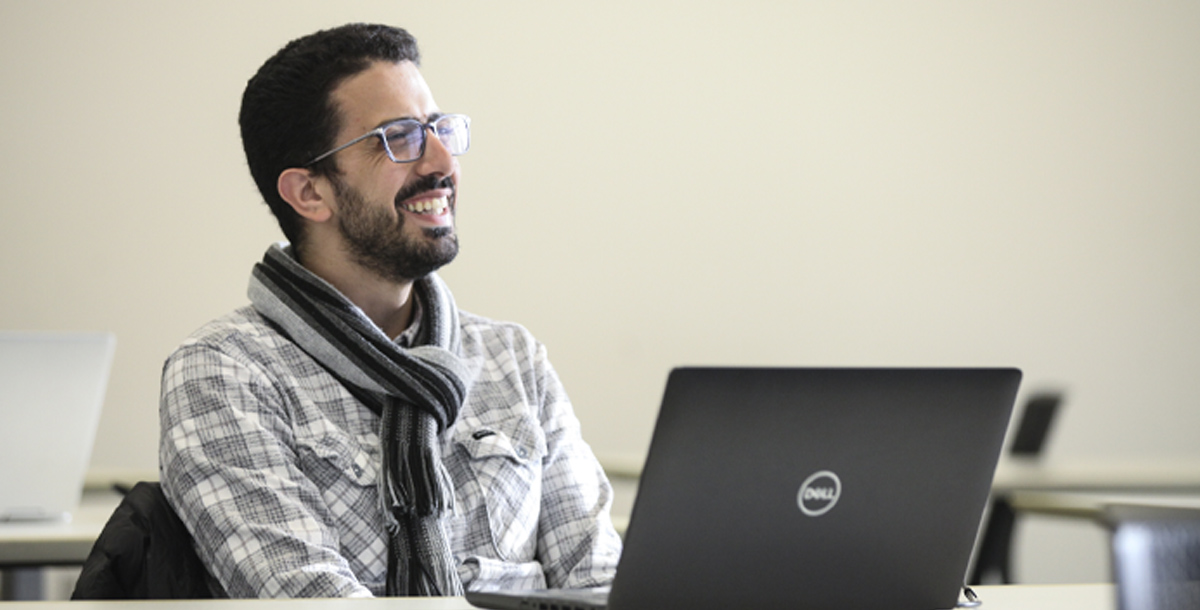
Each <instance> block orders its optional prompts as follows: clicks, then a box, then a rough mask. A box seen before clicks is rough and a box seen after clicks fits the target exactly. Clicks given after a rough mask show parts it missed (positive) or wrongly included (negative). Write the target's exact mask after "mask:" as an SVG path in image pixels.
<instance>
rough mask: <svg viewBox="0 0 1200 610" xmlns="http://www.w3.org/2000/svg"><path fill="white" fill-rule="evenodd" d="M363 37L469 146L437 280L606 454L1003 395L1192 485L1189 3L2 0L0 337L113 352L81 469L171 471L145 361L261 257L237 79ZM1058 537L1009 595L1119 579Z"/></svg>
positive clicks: (1197, 288) (1199, 347)
mask: <svg viewBox="0 0 1200 610" xmlns="http://www.w3.org/2000/svg"><path fill="white" fill-rule="evenodd" d="M354 20H370V21H386V22H391V23H395V24H398V25H402V26H404V27H407V28H408V29H410V30H411V31H412V32H413V33H414V34H415V35H416V36H417V37H418V39H419V40H420V41H421V44H422V47H423V51H424V55H425V62H424V66H423V70H424V73H425V76H426V79H427V80H428V81H429V83H430V84H431V86H432V88H433V91H434V94H435V96H436V97H437V99H438V101H439V103H440V105H441V106H442V108H443V109H446V110H448V111H456V112H465V113H468V114H470V115H471V116H472V117H473V118H474V124H473V125H474V128H473V135H474V143H473V149H472V151H471V153H470V154H469V155H467V156H465V157H463V158H462V164H463V168H464V170H463V171H464V181H463V185H462V189H461V195H460V229H461V234H462V243H463V252H462V254H461V255H460V257H459V260H458V261H456V262H455V263H454V264H453V265H451V266H450V267H448V268H447V269H446V270H445V272H444V275H445V276H446V277H447V279H448V280H449V281H450V283H451V286H453V288H454V290H455V294H456V297H457V299H458V301H459V303H460V305H461V306H463V307H464V308H466V309H469V310H471V311H474V312H477V313H481V314H484V315H488V316H491V317H496V318H502V319H515V320H518V321H521V322H523V323H524V324H526V325H527V326H528V327H530V328H531V329H532V330H533V331H534V333H535V334H537V335H538V337H539V338H541V339H542V340H543V341H545V342H546V343H547V344H548V345H549V346H550V353H551V356H552V359H553V361H554V362H555V364H556V366H557V368H558V370H559V372H560V374H561V375H562V377H563V379H564V381H565V383H566V385H567V388H568V389H569V390H570V392H571V394H572V398H573V400H574V402H575V405H576V408H577V410H578V413H579V415H580V417H581V419H582V420H583V422H584V426H585V431H586V435H587V438H588V439H589V440H590V441H591V443H592V444H593V445H594V447H595V449H596V450H597V452H598V453H600V454H601V455H604V456H614V457H624V458H626V459H632V460H638V459H640V458H641V456H642V455H643V453H644V451H645V448H646V445H647V443H648V441H649V435H650V430H651V426H652V424H653V418H654V415H655V412H656V409H657V405H658V400H659V397H660V393H661V390H662V385H663V382H664V381H665V378H666V374H667V371H668V370H669V369H670V367H672V366H675V365H680V364H767V365H1017V366H1020V367H1022V368H1023V369H1024V370H1025V372H1026V386H1025V387H1026V388H1027V389H1028V390H1033V389H1038V388H1043V387H1056V388H1063V389H1065V390H1066V391H1067V392H1068V399H1069V400H1068V404H1067V408H1066V412H1065V414H1064V417H1063V419H1062V420H1061V422H1060V424H1061V425H1060V426H1059V427H1058V429H1057V430H1056V433H1055V437H1054V438H1053V439H1052V447H1051V453H1052V457H1054V458H1061V457H1063V456H1068V457H1087V456H1091V455H1101V454H1103V455H1110V456H1111V455H1117V456H1143V455H1154V456H1160V457H1163V456H1165V457H1175V456H1178V457H1196V456H1197V454H1200V446H1198V445H1197V443H1196V441H1195V438H1196V430H1197V427H1198V425H1200V410H1197V409H1196V408H1195V407H1196V405H1197V399H1198V398H1200V375H1196V373H1195V371H1196V370H1197V369H1198V368H1200V316H1198V315H1197V312H1198V311H1200V239H1197V237H1198V229H1200V206H1198V205H1197V204H1198V203H1200V112H1197V108H1200V36H1197V35H1196V32H1200V4H1197V3H1195V2H1182V1H1181V2H1167V1H1163V2H1132V1H1126V2H1119V1H1114V2H1091V1H1089V2H1082V1H1081V2H1071V1H1056V2H1044V1H1041V0H1028V1H1022V0H1017V1H1012V0H1006V1H1004V2H999V1H996V2H990V1H988V2H973V3H962V2H949V1H936V0H914V1H910V2H903V3H884V2H836V3H834V2H783V1H780V2H762V1H753V0H750V1H741V2H737V3H732V2H730V3H723V2H716V1H713V0H703V1H690V2H683V1H664V0H656V1H649V2H647V1H641V0H640V1H636V2H605V3H574V2H572V3H559V2H549V1H528V2H504V3H491V2H467V1H459V0H451V1H441V2H436V3H435V2H402V1H383V0H379V1H358V2H355V1H348V2H341V3H330V2H316V1H306V0H305V1H295V0H292V1H287V2H282V1H281V2H266V1H253V0H238V1H237V2H233V1H228V0H215V1H213V2H204V3H162V2H155V1H151V0H144V1H132V0H124V1H120V0H114V1H108V2H86V1H74V2H70V1H63V0H57V1H54V0H50V1H45V0H39V1H37V2H33V1H29V2H22V1H18V0H0V110H2V112H0V134H3V135H2V137H3V141H4V146H3V147H2V148H0V160H2V162H0V193H2V195H3V203H2V204H0V286H2V287H3V288H2V292H0V326H3V327H6V328H15V329H56V330H81V329H87V330H93V329H105V330H112V331H114V332H116V333H117V335H118V339H119V345H118V350H117V358H116V362H115V365H114V371H113V376H112V382H111V385H110V388H109V393H108V400H107V403H106V406H105V412H104V416H103V422H102V425H101V429H100V433H99V438H98V440H97V443H96V447H95V452H94V458H93V466H94V467H96V468H106V469H108V468H116V469H133V470H154V469H155V468H156V464H157V461H156V442H157V440H156V434H157V425H158V422H157V415H156V409H157V388H158V374H159V367H160V365H161V363H162V360H163V359H164V358H165V357H166V355H167V354H168V353H169V352H170V351H171V350H172V348H173V347H174V346H175V345H176V344H177V343H178V342H179V341H181V340H182V339H183V338H184V337H185V336H186V335H187V334H188V333H189V332H191V331H192V330H193V329H195V328H196V327H198V326H199V325H200V324H202V323H204V322H205V321H207V320H209V319H211V318H213V317H215V316H217V315H220V314H222V313H224V312H226V311H228V310H230V309H232V308H234V307H237V306H240V305H241V304H243V303H245V302H246V299H245V296H244V294H245V284H246V279H247V277H248V273H249V270H250V266H251V265H252V264H253V263H254V262H255V261H256V260H257V259H258V258H259V257H260V256H261V254H262V252H263V250H264V249H265V248H266V246H267V245H268V244H269V243H270V242H271V241H273V240H276V239H279V238H280V237H279V233H278V230H277V229H276V228H275V225H274V222H273V219H272V218H271V217H270V215H269V212H268V211H267V209H266V207H265V206H264V205H262V204H261V203H260V198H259V196H258V194H257V193H256V191H255V190H254V187H253V184H252V182H251V180H250V178H249V175H248V172H247V171H246V169H245V166H244V161H243V158H242V153H241V148H240V141H239V138H238V131H237V124H236V114H237V109H238V104H239V100H240V95H241V90H242V87H243V86H244V84H245V81H246V79H248V78H249V77H250V76H251V75H252V74H253V72H254V71H255V70H256V69H257V67H258V66H259V65H260V64H261V62H262V61H263V60H264V59H265V58H266V57H268V56H269V55H270V54H271V53H273V52H274V51H275V50H277V49H278V48H279V47H280V46H282V45H283V44H284V43H285V42H287V41H288V40H290V39H292V38H294V37H296V36H299V35H302V34H305V33H308V32H310V31H313V30H316V29H319V28H322V27H327V26H331V25H336V24H340V23H343V22H346V21H354ZM1045 529H1046V530H1047V531H1041V532H1039V534H1038V536H1036V537H1034V538H1032V539H1031V540H1030V541H1028V542H1027V543H1026V544H1025V546H1023V548H1024V549H1025V550H1024V551H1023V553H1024V556H1025V557H1026V560H1025V563H1023V564H1022V565H1023V568H1022V569H1023V570H1024V572H1025V576H1026V577H1027V579H1029V580H1037V579H1042V580H1069V579H1072V578H1078V579H1084V580H1086V579H1092V578H1093V577H1099V578H1103V577H1104V576H1105V575H1104V574H1103V569H1104V568H1103V566H1104V560H1103V558H1101V557H1098V554H1099V553H1100V552H1101V551H1102V549H1101V547H1100V546H1098V545H1099V542H1097V540H1098V538H1097V537H1096V535H1093V534H1091V533H1085V534H1082V537H1083V538H1084V539H1086V540H1085V541H1084V543H1082V546H1080V545H1071V544H1067V545H1063V544H1056V543H1054V540H1055V538H1054V537H1055V536H1073V535H1075V534H1062V533H1058V534H1056V533H1055V531H1060V532H1061V531H1062V530H1061V528H1059V529H1058V530H1056V526H1054V525H1053V524H1051V526H1050V527H1048V528H1045ZM1089 536H1090V538H1089ZM1026 537H1027V538H1029V536H1026ZM1088 540H1090V542H1088ZM1088 544H1091V545H1092V546H1091V547H1088ZM1038 545H1041V546H1040V547H1039V546H1038ZM1062 547H1067V548H1085V549H1090V550H1087V551H1086V552H1084V553H1083V556H1082V557H1075V558H1074V559H1072V560H1070V561H1060V560H1059V559H1060V557H1059V555H1054V553H1062V552H1070V551H1069V550H1068V551H1063V550H1062ZM1029 549H1039V550H1036V551H1035V550H1029ZM1047 553H1049V555H1047ZM1046 557H1050V558H1051V559H1052V560H1046V559H1045V558H1046ZM1039 562H1040V563H1039ZM1030 566H1035V567H1030ZM1056 566H1057V567H1056ZM1064 566H1067V567H1064ZM1070 566H1082V567H1081V568H1079V567H1076V568H1072V567H1070ZM1073 569H1074V570H1075V571H1073V572H1072V571H1071V570H1073ZM1055 570H1058V571H1055Z"/></svg>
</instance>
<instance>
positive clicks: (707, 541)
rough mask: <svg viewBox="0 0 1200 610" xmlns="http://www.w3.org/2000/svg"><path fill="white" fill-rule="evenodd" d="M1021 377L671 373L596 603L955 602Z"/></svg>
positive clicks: (631, 609) (1012, 372)
mask: <svg viewBox="0 0 1200 610" xmlns="http://www.w3.org/2000/svg"><path fill="white" fill-rule="evenodd" d="M1020 377H1021V374H1020V372H1019V371H1018V370H1016V369H785V368H774V369H772V368H760V369H745V368H741V369H739V368H684V369H677V370H675V371H672V373H671V374H670V377H669V379H668V382H667V388H666V392H665V395H664V397H663V404H662V409H661V411H660V413H659V418H658V422H657V424H656V426H655V431H654V436H653V440H652V443H651V447H650V451H649V454H648V457H647V460H646V464H645V468H644V470H643V476H642V480H641V483H640V486H639V493H638V496H637V499H636V502H635V505H634V509H633V513H632V515H631V519H630V524H629V529H628V531H627V534H626V536H627V538H626V546H625V550H624V553H623V556H622V559H621V564H620V568H619V570H618V574H617V578H616V580H615V582H614V583H613V589H612V592H611V596H610V599H609V607H610V608H613V609H614V610H638V609H643V608H646V609H648V608H662V607H668V606H669V607H690V608H729V607H754V608H796V607H803V608H811V609H816V608H859V609H862V608H888V609H892V610H894V609H914V610H915V609H921V610H932V609H935V608H951V607H953V606H954V605H955V604H956V603H957V601H958V595H959V592H960V591H961V588H962V585H963V579H964V576H965V574H966V570H967V564H968V562H969V559H970V554H971V550H972V547H973V545H974V541H975V537H976V534H977V532H978V529H979V524H980V520H981V518H982V515H983V510H984V507H985V504H986V502H987V498H988V495H989V492H990V487H991V482H992V476H993V474H994V472H995V468H996V463H997V460H998V459H999V455H1000V450H1001V447H1002V444H1003V441H1004V435H1005V432H1006V429H1007V426H1008V421H1009V417H1010V415H1011V412H1012V406H1013V402H1014V400H1015V398H1016V394H1017V388H1018V386H1019V383H1020Z"/></svg>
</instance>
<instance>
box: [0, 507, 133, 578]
mask: <svg viewBox="0 0 1200 610" xmlns="http://www.w3.org/2000/svg"><path fill="white" fill-rule="evenodd" d="M120 502H121V496H120V494H118V493H116V492H114V491H88V492H85V493H84V494H83V500H82V501H81V503H80V506H79V510H77V511H75V512H74V513H73V514H72V516H71V521H70V522H67V523H28V522H17V523H0V569H5V568H12V567H34V566H47V565H79V564H82V563H83V560H84V559H87V556H88V553H90V552H91V550H92V545H93V544H95V542H96V538H97V537H98V536H99V535H100V531H101V530H102V529H104V524H105V523H107V522H108V518H109V517H110V516H111V515H112V512H113V510H115V509H116V508H117V504H120Z"/></svg>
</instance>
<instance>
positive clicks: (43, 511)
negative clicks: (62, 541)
mask: <svg viewBox="0 0 1200 610" xmlns="http://www.w3.org/2000/svg"><path fill="white" fill-rule="evenodd" d="M115 346H116V338H115V337H114V336H113V335H111V334H108V333H85V334H77V333H41V332H0V521H14V520H53V519H68V518H69V515H70V512H71V511H73V510H75V508H76V507H77V506H78V505H79V499H80V495H81V494H82V491H83V480H84V475H85V473H86V472H87V468H88V462H89V460H90V459H91V454H92V443H93V441H94V440H95V436H96V426H97V424H98V422H99V420H100V407H101V405H102V404H103V403H104V391H105V388H106V387H107V385H108V373H109V369H110V366H111V363H112V356H113V350H114V348H115Z"/></svg>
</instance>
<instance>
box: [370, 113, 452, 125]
mask: <svg viewBox="0 0 1200 610" xmlns="http://www.w3.org/2000/svg"><path fill="white" fill-rule="evenodd" d="M444 116H446V113H445V112H441V111H438V112H433V113H431V114H430V115H429V116H428V117H426V118H425V120H424V121H422V120H421V119H418V118H417V117H414V116H402V117H396V118H393V119H386V120H384V121H381V122H380V123H379V124H377V125H375V127H374V128H373V129H379V128H380V127H384V126H386V125H391V124H392V123H399V122H400V121H416V122H418V123H421V124H425V123H432V122H434V121H436V120H438V119H440V118H442V117H444Z"/></svg>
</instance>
